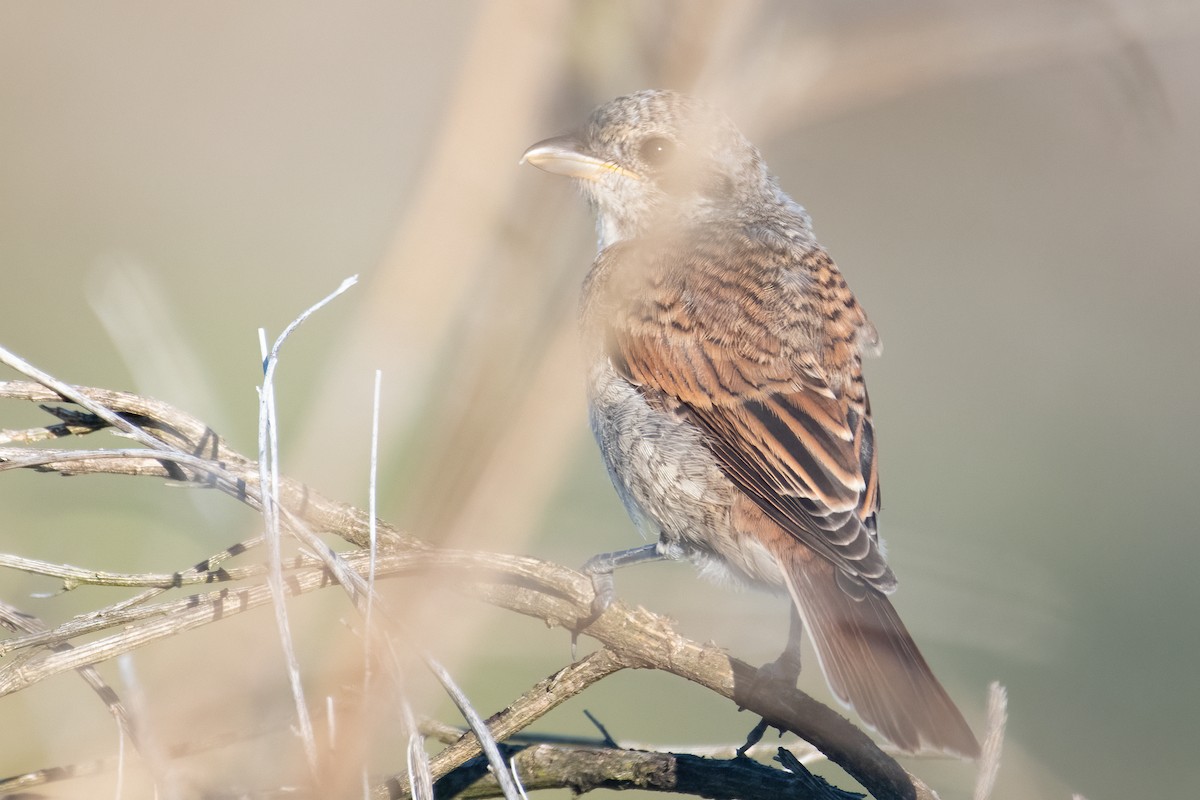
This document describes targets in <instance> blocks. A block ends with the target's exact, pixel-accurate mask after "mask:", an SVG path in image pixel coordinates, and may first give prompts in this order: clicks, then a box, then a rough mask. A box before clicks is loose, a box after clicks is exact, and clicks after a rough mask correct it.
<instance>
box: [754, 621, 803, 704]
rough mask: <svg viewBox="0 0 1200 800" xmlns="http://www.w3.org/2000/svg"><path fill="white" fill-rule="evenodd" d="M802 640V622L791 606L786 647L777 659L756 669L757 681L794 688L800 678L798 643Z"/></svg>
mask: <svg viewBox="0 0 1200 800" xmlns="http://www.w3.org/2000/svg"><path fill="white" fill-rule="evenodd" d="M803 639H804V622H803V620H801V619H800V612H799V611H797V610H796V606H795V605H792V617H791V624H790V625H789V626H788V641H787V647H785V648H784V650H783V652H782V653H780V654H779V658H777V659H775V660H774V661H771V662H768V663H766V664H763V665H762V666H761V667H759V669H758V680H760V681H762V682H763V683H782V684H787V686H788V687H790V688H794V687H795V686H796V680H797V679H798V678H799V677H800V643H801V640H803Z"/></svg>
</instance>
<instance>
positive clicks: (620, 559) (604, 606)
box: [571, 544, 666, 661]
mask: <svg viewBox="0 0 1200 800" xmlns="http://www.w3.org/2000/svg"><path fill="white" fill-rule="evenodd" d="M664 558H666V556H665V555H663V554H662V553H661V552H659V549H658V545H657V544H647V545H643V546H641V547H633V548H630V549H629V550H617V551H616V552H615V553H600V554H598V555H594V556H592V557H591V558H589V559H588V560H587V561H586V562H585V563H584V565H583V566H582V567H581V568H580V571H581V572H583V574H584V575H587V576H588V577H589V578H591V579H592V592H593V593H594V596H593V597H592V613H591V614H590V615H589V616H588V618H587V619H586V620H584V621H583V622H582V623H581V624H580V625H579V627H578V628H575V629H574V630H573V631H571V660H572V661H574V660H575V657H576V647H577V645H578V643H579V631H581V630H582V629H583V628H586V627H587V626H588V625H591V624H592V623H593V622H595V621H596V620H597V619H599V618H600V615H601V614H603V613H604V612H605V611H606V610H608V607H609V606H611V605H612V604H613V601H614V600H616V599H617V590H616V587H615V586H614V585H613V570H615V569H617V568H618V567H627V566H629V565H630V564H641V563H642V562H644V561H659V560H661V559H664Z"/></svg>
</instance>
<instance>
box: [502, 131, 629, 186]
mask: <svg viewBox="0 0 1200 800" xmlns="http://www.w3.org/2000/svg"><path fill="white" fill-rule="evenodd" d="M526 162H528V163H530V164H532V165H533V166H535V167H537V168H538V169H541V170H545V171H546V172H552V173H554V174H555V175H566V176H567V177H569V178H579V179H580V180H585V181H598V180H601V179H603V178H605V177H606V176H608V175H612V174H613V173H616V174H618V175H623V176H625V177H626V178H633V179H634V180H638V181H640V180H641V179H642V176H641V175H638V174H637V173H636V172H633V171H631V170H628V169H625V168H624V167H622V166H620V165H618V164H614V163H612V162H611V161H605V160H603V159H600V158H596V157H595V156H593V155H588V154H587V153H585V152H584V148H583V144H582V143H581V142H580V141H579V140H578V139H576V138H575V137H574V136H555V137H554V138H552V139H543V140H542V141H540V142H538V143H537V144H535V145H533V146H531V147H530V148H529V149H528V150H526V151H525V155H523V156H521V161H520V163H522V164H524V163H526Z"/></svg>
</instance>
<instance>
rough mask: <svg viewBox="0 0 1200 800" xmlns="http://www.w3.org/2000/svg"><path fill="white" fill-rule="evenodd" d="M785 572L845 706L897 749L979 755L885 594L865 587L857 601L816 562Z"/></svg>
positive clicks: (829, 569)
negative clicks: (851, 709) (850, 708)
mask: <svg viewBox="0 0 1200 800" xmlns="http://www.w3.org/2000/svg"><path fill="white" fill-rule="evenodd" d="M784 575H785V579H786V582H787V586H788V591H789V592H790V593H791V595H792V600H793V602H795V604H796V608H797V610H798V611H799V613H800V618H801V620H802V621H803V622H804V626H805V627H806V628H807V629H808V633H809V636H810V637H811V638H812V641H813V644H814V645H815V647H816V651H817V659H818V660H819V661H820V664H821V671H822V672H824V673H825V679H826V680H827V681H828V682H829V686H830V688H832V689H833V692H834V694H836V695H837V696H838V698H839V699H841V700H842V702H844V703H847V704H849V705H850V706H851V707H852V708H854V710H855V711H856V712H858V714H859V716H860V717H862V719H863V721H864V722H866V723H867V724H868V725H870V726H871V727H872V728H874V729H875V730H877V731H878V732H879V733H881V734H882V735H883V736H885V737H887V738H888V739H889V740H890V741H891V742H892V743H893V744H895V745H896V746H897V747H899V748H901V749H902V750H906V751H909V752H914V753H916V752H929V751H935V752H942V753H950V754H954V755H958V756H963V757H966V758H978V756H979V743H978V741H976V739H975V734H973V733H972V732H971V729H970V727H968V725H967V722H966V720H964V719H963V716H962V713H961V712H959V710H958V707H957V706H955V705H954V701H952V700H951V699H950V696H949V695H947V694H946V690H945V689H943V688H942V685H941V684H940V683H939V682H938V679H937V678H935V677H934V675H933V672H932V671H931V670H930V669H929V665H928V664H926V663H925V659H924V658H923V657H922V656H921V651H920V650H918V649H917V645H916V643H915V642H914V641H913V639H912V636H910V635H909V633H908V630H907V629H905V627H904V623H903V622H901V621H900V617H899V615H898V614H897V613H896V610H895V609H894V608H892V604H891V602H889V601H888V598H887V596H886V595H884V594H882V593H880V592H878V591H876V590H874V589H871V588H868V587H862V590H861V591H860V592H857V593H855V594H857V595H858V597H856V596H854V595H853V594H851V593H850V592H848V591H847V589H846V588H843V587H842V586H841V585H840V584H839V582H838V579H837V575H836V573H835V567H834V566H833V565H832V564H830V563H829V562H827V561H825V560H824V559H821V558H813V559H811V560H805V561H804V563H803V564H800V563H794V565H793V568H791V569H787V568H785V569H784Z"/></svg>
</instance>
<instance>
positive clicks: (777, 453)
mask: <svg viewBox="0 0 1200 800" xmlns="http://www.w3.org/2000/svg"><path fill="white" fill-rule="evenodd" d="M815 252H816V253H817V254H818V255H819V256H820V257H823V258H825V259H826V260H827V259H828V256H826V255H825V254H824V253H823V252H821V251H815ZM720 257H721V256H720V255H719V254H714V253H713V252H707V253H706V252H703V251H699V252H697V253H690V254H686V255H685V254H680V253H678V252H677V253H675V254H667V255H661V256H659V258H660V259H662V258H666V259H689V260H690V262H691V263H687V264H685V265H683V268H678V267H679V265H674V267H673V266H672V265H671V264H661V263H659V264H657V265H655V264H651V265H650V269H649V273H647V274H643V275H642V276H639V279H638V280H636V281H635V285H636V287H637V288H636V290H634V291H630V292H628V293H625V296H624V297H623V298H622V304H623V305H624V306H625V308H624V309H622V311H623V313H620V314H611V315H609V317H608V319H607V320H606V326H607V328H608V351H609V357H610V359H611V360H612V362H613V364H614V366H615V367H616V369H617V370H618V371H619V372H620V373H621V374H623V375H624V376H625V377H626V379H627V380H629V381H630V382H631V383H632V384H634V385H636V386H638V387H639V389H640V390H641V391H642V392H643V394H644V395H645V396H646V398H647V400H648V401H649V402H651V403H656V404H659V405H661V406H662V407H663V408H664V410H670V411H674V412H675V413H680V414H683V415H685V416H687V417H688V418H690V419H691V420H693V421H694V423H695V424H696V425H698V426H699V427H701V428H702V429H703V430H704V431H705V433H706V434H707V436H706V437H705V441H706V442H707V444H708V446H709V447H710V448H711V450H712V452H713V454H714V455H715V456H716V458H717V460H718V463H719V464H720V465H721V469H722V470H723V472H724V473H725V474H726V476H727V477H728V478H729V479H730V480H731V481H732V482H733V483H734V484H735V485H736V486H737V487H738V488H739V489H740V490H741V491H742V492H744V493H745V494H746V495H747V496H749V497H750V498H751V499H752V500H753V501H754V503H755V504H756V505H757V506H758V507H759V508H761V509H762V511H763V512H764V513H765V514H766V515H767V516H768V517H770V518H771V519H773V520H774V521H775V522H776V523H777V524H778V525H780V526H781V527H782V528H783V529H784V530H785V531H787V532H788V533H789V534H791V535H792V536H794V537H795V538H796V539H798V540H800V541H801V542H803V543H804V544H805V545H807V546H808V547H810V548H812V549H813V550H814V551H816V552H817V553H818V554H820V555H821V556H823V557H824V558H826V559H828V560H829V561H831V562H833V564H834V565H836V566H837V567H838V568H839V572H840V573H841V574H842V576H843V577H844V578H850V580H849V581H846V582H845V583H846V584H847V587H846V588H847V589H848V590H850V591H851V592H852V593H853V592H854V591H855V588H856V587H855V585H856V584H857V585H858V587H857V588H858V590H859V591H861V584H860V583H859V581H860V580H861V581H862V582H863V583H866V584H868V585H871V586H874V587H875V588H877V589H879V590H881V591H884V592H888V591H891V590H892V589H893V588H894V585H895V579H894V577H893V575H892V572H891V570H890V569H889V568H888V566H887V564H886V562H885V561H884V558H883V554H882V552H881V550H880V547H879V544H878V537H877V534H876V531H875V513H876V511H877V509H878V507H879V492H878V474H877V462H876V457H875V447H874V436H873V431H872V426H871V416H870V409H869V406H868V404H867V402H866V393H865V390H864V389H862V382H861V375H860V374H856V375H855V376H854V379H853V381H852V383H853V384H854V387H856V388H857V390H858V392H857V394H858V395H859V397H857V398H855V397H854V396H853V395H854V394H855V393H854V392H853V391H851V392H842V393H841V394H840V396H839V394H835V392H834V391H833V390H832V389H831V388H830V385H829V381H828V379H827V377H826V375H825V374H824V372H823V371H822V369H821V367H820V365H819V363H818V361H817V360H816V358H815V356H813V355H812V354H803V353H796V352H793V351H794V349H795V348H793V347H792V346H791V345H790V344H789V342H788V341H787V332H786V331H779V330H776V327H777V326H776V325H775V324H774V323H773V321H772V316H771V312H770V310H769V309H768V308H766V307H765V306H764V303H772V304H776V305H777V304H778V301H779V298H778V297H769V296H768V294H767V293H769V292H772V291H779V289H778V287H777V286H776V287H772V286H768V285H764V284H763V282H762V280H761V277H760V276H761V273H758V274H747V273H746V271H744V270H740V271H739V270H734V269H732V268H730V267H729V266H728V265H726V264H720V263H716V262H717V261H719V258H720ZM829 266H830V267H832V262H829ZM834 274H835V275H836V271H834ZM643 278H644V279H643ZM837 280H839V281H840V275H839V276H837ZM842 285H843V286H844V283H843V284H842ZM851 302H852V301H851ZM854 310H855V311H856V312H857V307H856V306H855V307H854ZM858 313H860V314H861V312H858ZM863 319H864V322H865V318H863ZM867 324H869V323H867ZM853 362H854V365H855V367H854V369H855V371H856V373H857V363H858V358H857V351H856V350H855V353H854V357H853ZM856 578H857V579H858V580H855V579H856Z"/></svg>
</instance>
